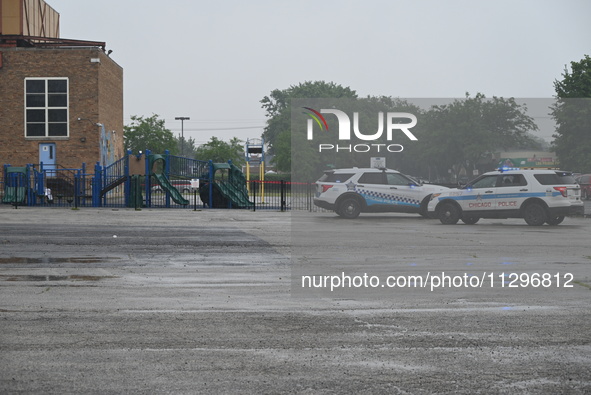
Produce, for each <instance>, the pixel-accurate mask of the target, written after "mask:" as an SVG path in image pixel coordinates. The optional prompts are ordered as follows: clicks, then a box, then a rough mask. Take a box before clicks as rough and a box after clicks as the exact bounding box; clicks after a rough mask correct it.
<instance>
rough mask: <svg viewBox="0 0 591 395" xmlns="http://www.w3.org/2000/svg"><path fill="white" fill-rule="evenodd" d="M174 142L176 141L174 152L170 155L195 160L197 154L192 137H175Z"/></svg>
mask: <svg viewBox="0 0 591 395" xmlns="http://www.w3.org/2000/svg"><path fill="white" fill-rule="evenodd" d="M174 140H175V141H176V147H175V150H174V152H173V151H171V153H172V154H175V155H179V156H182V157H185V158H195V155H196V154H197V144H196V142H195V139H194V138H193V137H189V138H188V139H186V138H184V137H183V136H180V135H179V136H178V137H176V136H175V138H174Z"/></svg>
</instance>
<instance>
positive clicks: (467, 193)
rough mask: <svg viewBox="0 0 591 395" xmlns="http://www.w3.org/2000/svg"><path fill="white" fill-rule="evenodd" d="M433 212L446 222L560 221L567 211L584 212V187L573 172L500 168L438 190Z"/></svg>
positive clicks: (431, 206) (430, 205)
mask: <svg viewBox="0 0 591 395" xmlns="http://www.w3.org/2000/svg"><path fill="white" fill-rule="evenodd" d="M428 212H429V215H430V216H434V217H436V218H439V220H440V221H441V223H443V224H446V225H453V224H456V223H457V222H458V221H459V220H462V221H463V222H464V223H466V224H470V225H471V224H475V223H476V222H478V220H479V219H480V218H523V219H525V222H527V224H528V225H533V226H540V225H543V224H544V223H547V224H549V225H558V224H559V223H561V222H562V221H563V220H564V217H565V216H566V215H578V214H580V215H582V214H583V213H584V206H583V201H582V200H581V188H580V186H579V185H577V184H576V182H575V179H574V177H573V176H572V173H570V172H565V171H559V170H520V169H499V170H497V171H491V172H488V173H485V174H483V175H481V176H480V177H478V178H476V179H474V180H473V181H471V182H469V183H468V184H467V185H466V186H465V187H463V188H461V189H450V190H448V191H446V192H439V193H434V194H433V195H432V196H431V201H430V202H429V204H428Z"/></svg>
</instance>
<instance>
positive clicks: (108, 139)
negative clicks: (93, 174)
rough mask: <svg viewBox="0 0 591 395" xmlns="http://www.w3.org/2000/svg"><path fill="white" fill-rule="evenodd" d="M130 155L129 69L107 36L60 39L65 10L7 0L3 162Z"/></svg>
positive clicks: (106, 159) (0, 122) (0, 103)
mask: <svg viewBox="0 0 591 395" xmlns="http://www.w3.org/2000/svg"><path fill="white" fill-rule="evenodd" d="M123 155H124V149H123V69H122V68H121V67H120V66H119V65H117V63H115V62H114V61H113V60H112V59H111V58H110V57H109V56H108V54H107V53H106V52H105V43H103V42H92V41H81V40H69V39H63V38H59V14H58V13H57V12H55V11H54V10H53V9H52V8H51V7H49V6H48V5H47V4H45V3H44V2H43V1H42V0H0V165H1V164H4V163H10V164H11V165H13V166H24V165H25V164H28V163H30V164H35V165H38V164H39V163H40V162H43V165H44V167H45V168H52V167H58V168H80V166H81V165H82V163H86V164H87V165H88V166H92V165H94V163H96V162H100V163H101V164H103V165H107V164H110V163H112V162H113V161H115V160H117V159H119V158H120V157H122V156H123Z"/></svg>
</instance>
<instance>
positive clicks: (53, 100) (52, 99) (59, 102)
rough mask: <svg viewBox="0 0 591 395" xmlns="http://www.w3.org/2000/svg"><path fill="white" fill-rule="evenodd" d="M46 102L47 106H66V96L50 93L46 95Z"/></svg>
mask: <svg viewBox="0 0 591 395" xmlns="http://www.w3.org/2000/svg"><path fill="white" fill-rule="evenodd" d="M47 101H48V102H49V103H47V106H48V107H67V106H68V96H66V95H61V94H52V95H48V99H47Z"/></svg>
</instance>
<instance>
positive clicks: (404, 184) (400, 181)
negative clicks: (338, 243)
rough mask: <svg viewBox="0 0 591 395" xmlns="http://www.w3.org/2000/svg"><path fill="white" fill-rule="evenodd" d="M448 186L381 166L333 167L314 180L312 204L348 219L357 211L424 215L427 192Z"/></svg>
mask: <svg viewBox="0 0 591 395" xmlns="http://www.w3.org/2000/svg"><path fill="white" fill-rule="evenodd" d="M448 189H449V188H446V187H442V186H438V185H423V184H422V183H421V182H419V181H416V180H414V179H413V178H412V177H409V176H406V175H404V174H402V173H400V172H398V171H396V170H390V169H385V168H380V169H374V168H365V169H364V168H357V167H354V168H351V169H335V170H327V171H325V172H324V175H323V176H322V177H321V178H320V179H319V180H318V181H317V182H316V197H315V198H314V204H315V205H316V206H318V207H321V208H324V209H328V210H334V211H335V212H336V213H337V214H338V215H340V216H341V217H344V218H349V219H352V218H356V217H357V216H359V214H360V213H361V212H374V213H375V212H407V213H419V214H421V215H423V216H425V217H426V216H427V203H428V202H429V196H430V195H431V193H433V192H441V191H444V190H448Z"/></svg>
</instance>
